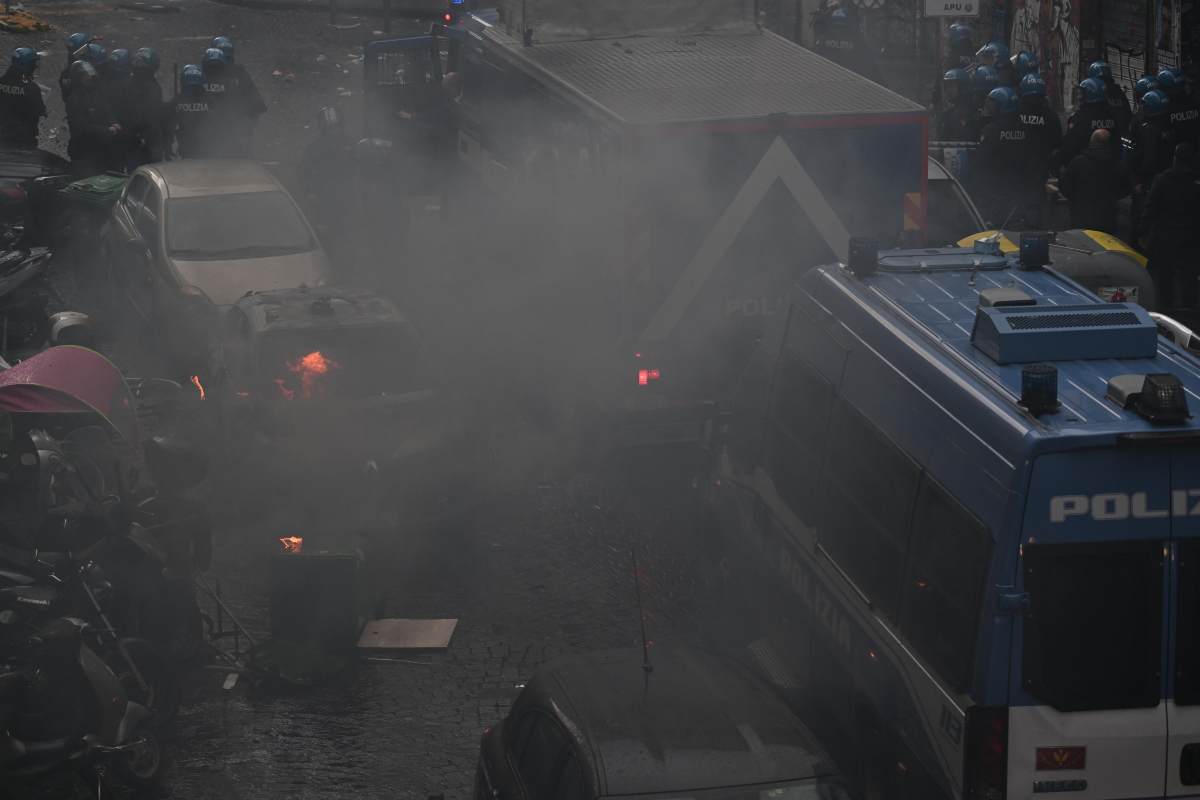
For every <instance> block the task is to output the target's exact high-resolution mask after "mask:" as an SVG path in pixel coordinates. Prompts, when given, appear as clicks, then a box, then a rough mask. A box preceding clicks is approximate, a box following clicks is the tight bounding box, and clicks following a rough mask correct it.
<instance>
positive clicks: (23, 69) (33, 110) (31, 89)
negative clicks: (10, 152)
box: [0, 47, 46, 147]
mask: <svg viewBox="0 0 1200 800" xmlns="http://www.w3.org/2000/svg"><path fill="white" fill-rule="evenodd" d="M37 66H38V54H37V51H36V50H34V49H33V48H32V47H18V48H16V49H15V50H13V52H12V59H11V60H10V62H9V67H8V69H7V70H6V71H5V72H4V75H3V77H0V143H2V144H5V145H10V146H13V147H37V144H38V141H37V138H38V121H39V120H41V118H42V117H44V116H46V104H45V103H44V102H43V101H42V90H41V89H40V88H39V87H38V85H37V83H35V82H34V80H33V73H34V70H36V69H37Z"/></svg>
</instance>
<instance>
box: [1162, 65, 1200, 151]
mask: <svg viewBox="0 0 1200 800" xmlns="http://www.w3.org/2000/svg"><path fill="white" fill-rule="evenodd" d="M1155 82H1156V83H1158V88H1159V91H1161V92H1163V93H1164V94H1166V96H1167V99H1168V100H1169V101H1170V103H1171V107H1170V122H1171V128H1172V129H1173V132H1174V136H1175V142H1176V143H1177V144H1182V143H1183V142H1190V143H1192V144H1193V145H1195V144H1196V143H1197V139H1198V138H1200V106H1197V105H1196V101H1195V100H1193V99H1192V98H1191V97H1189V96H1188V93H1187V91H1186V87H1185V86H1184V84H1183V78H1182V77H1181V75H1180V74H1179V73H1178V72H1176V71H1175V70H1173V69H1162V70H1159V72H1158V75H1157V76H1155Z"/></svg>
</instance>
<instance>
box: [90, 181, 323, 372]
mask: <svg viewBox="0 0 1200 800" xmlns="http://www.w3.org/2000/svg"><path fill="white" fill-rule="evenodd" d="M103 249H104V253H103V257H104V261H105V262H106V265H107V269H108V273H109V284H110V286H111V287H112V291H113V299H114V301H116V302H117V303H119V304H126V305H128V306H129V307H130V308H131V309H132V310H133V312H134V313H135V314H136V316H137V318H138V319H140V321H141V322H142V323H143V324H144V325H146V326H147V327H148V328H149V329H150V331H152V332H153V334H154V335H155V336H157V337H164V338H165V341H164V344H165V345H166V346H167V348H168V352H169V353H170V354H171V355H174V356H178V357H182V358H185V359H187V360H189V361H193V360H194V359H198V358H203V354H204V353H205V352H206V351H207V349H208V346H209V344H210V340H211V336H212V333H213V330H214V328H215V323H216V320H217V316H218V314H217V313H216V312H217V309H219V308H221V307H224V306H229V305H232V304H233V303H235V302H236V301H237V299H238V298H239V297H242V296H243V295H245V294H246V293H247V292H252V291H268V290H272V289H283V288H292V287H297V286H315V285H317V284H319V283H321V282H323V281H324V280H325V278H326V276H328V274H329V262H328V259H327V258H326V255H325V251H324V250H323V249H322V247H321V244H320V242H319V241H318V240H317V236H316V234H315V233H314V232H313V229H312V227H311V226H310V225H309V223H308V221H307V220H306V219H305V218H304V215H303V213H301V211H300V208H299V207H298V206H297V205H296V203H295V201H294V200H293V199H292V197H291V195H289V194H288V193H287V191H286V190H285V189H284V188H283V186H281V185H280V183H279V182H278V181H277V180H276V179H275V177H274V176H273V175H271V173H270V172H268V171H267V170H266V168H264V167H263V166H262V165H261V164H258V163H255V162H253V161H244V160H234V159H183V160H179V161H168V162H164V163H158V164H148V165H146V166H143V167H139V168H138V169H137V170H136V171H134V173H133V174H132V175H131V176H130V179H129V182H128V184H127V185H126V186H125V190H124V191H123V192H122V193H121V197H120V199H119V200H118V201H117V202H116V204H115V205H114V207H113V210H112V215H111V217H110V218H109V222H108V225H107V226H106V230H105V233H104V236H103Z"/></svg>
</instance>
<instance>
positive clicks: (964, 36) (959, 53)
mask: <svg viewBox="0 0 1200 800" xmlns="http://www.w3.org/2000/svg"><path fill="white" fill-rule="evenodd" d="M946 36H947V39H948V41H949V53H947V60H946V69H948V70H949V69H966V68H967V67H969V66H971V62H972V59H973V57H974V54H975V45H974V44H972V42H971V29H970V28H969V27H967V26H966V25H964V24H963V23H961V22H955V23H954V24H953V25H951V26H950V29H949V30H948V31H947V34H946Z"/></svg>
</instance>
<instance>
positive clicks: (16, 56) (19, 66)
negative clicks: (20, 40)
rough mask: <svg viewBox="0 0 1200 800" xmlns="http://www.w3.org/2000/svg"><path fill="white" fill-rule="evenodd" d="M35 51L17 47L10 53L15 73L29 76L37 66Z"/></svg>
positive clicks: (30, 48)
mask: <svg viewBox="0 0 1200 800" xmlns="http://www.w3.org/2000/svg"><path fill="white" fill-rule="evenodd" d="M38 60H39V59H38V54H37V50H34V49H33V48H32V47H18V48H16V49H15V50H13V51H12V65H13V69H15V70H16V71H17V72H22V73H24V74H26V75H29V74H31V73H32V72H33V71H34V70H35V69H37V65H38Z"/></svg>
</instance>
